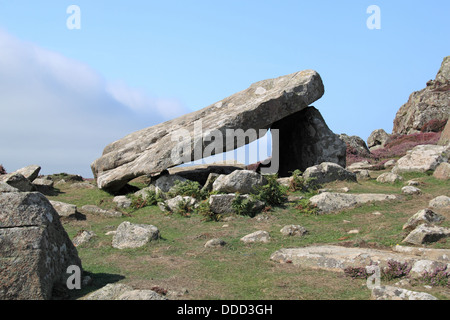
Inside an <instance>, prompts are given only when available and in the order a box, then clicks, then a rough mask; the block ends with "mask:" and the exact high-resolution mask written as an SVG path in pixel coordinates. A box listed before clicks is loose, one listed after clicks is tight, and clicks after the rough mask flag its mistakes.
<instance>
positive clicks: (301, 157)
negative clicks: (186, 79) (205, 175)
mask: <svg viewBox="0 0 450 320" xmlns="http://www.w3.org/2000/svg"><path fill="white" fill-rule="evenodd" d="M324 92H325V90H324V86H323V83H322V79H321V77H320V75H319V74H318V73H317V72H316V71H314V70H304V71H300V72H296V73H293V74H289V75H285V76H281V77H279V78H276V79H269V80H263V81H259V82H256V83H254V84H252V85H251V86H250V87H249V88H248V89H246V90H243V91H241V92H238V93H235V94H233V95H232V96H230V97H227V98H225V99H223V100H221V101H218V102H216V103H214V104H212V105H210V106H208V107H205V108H203V109H201V110H198V111H195V112H192V113H189V114H186V115H184V116H181V117H178V118H176V119H173V120H170V121H166V122H164V123H160V124H158V125H155V126H152V127H149V128H145V129H142V130H139V131H137V132H134V133H131V134H129V135H127V136H125V137H124V138H122V139H120V140H118V141H115V142H112V143H111V144H109V145H107V146H106V147H105V149H104V151H103V154H102V156H101V157H100V158H98V159H97V160H95V161H94V162H93V163H92V164H91V169H92V172H93V174H94V177H95V179H96V181H97V185H98V187H99V188H101V189H104V190H106V191H109V192H112V193H117V192H119V190H120V189H121V188H123V187H124V186H125V185H126V184H127V183H128V182H129V181H131V180H132V179H134V178H137V177H139V176H144V175H147V176H155V175H159V174H160V173H161V172H163V171H165V170H166V169H169V168H172V167H175V166H178V165H181V164H183V163H188V162H191V161H195V160H200V159H203V158H206V157H208V156H210V155H216V154H220V153H223V152H227V151H231V150H234V149H237V148H239V147H241V146H243V145H246V144H249V143H251V142H253V141H255V140H257V139H259V138H261V137H263V136H264V135H265V134H266V133H267V131H268V130H269V129H270V130H271V132H272V157H271V160H270V161H271V163H270V164H269V165H267V164H266V165H265V166H264V167H265V169H266V170H265V171H264V172H262V173H278V174H279V176H288V175H290V174H291V173H292V171H294V170H296V169H300V170H304V169H306V168H307V167H309V166H311V165H316V164H319V163H321V162H324V161H327V162H335V163H338V164H339V165H341V166H345V152H346V145H345V143H344V142H343V141H342V140H340V139H339V138H338V137H337V136H336V135H335V134H334V133H333V132H331V130H330V129H329V128H328V126H327V125H326V123H325V121H324V119H323V117H322V116H321V114H320V112H319V111H318V110H317V109H315V108H314V107H309V106H310V105H311V104H312V103H313V102H314V101H317V100H318V99H320V98H321V97H322V96H323V94H324Z"/></svg>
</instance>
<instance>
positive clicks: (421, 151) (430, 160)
mask: <svg viewBox="0 0 450 320" xmlns="http://www.w3.org/2000/svg"><path fill="white" fill-rule="evenodd" d="M449 156H450V146H448V147H445V146H438V145H419V146H416V147H414V148H413V149H412V150H409V151H408V152H407V154H406V155H405V156H404V157H402V158H400V159H399V160H398V161H397V163H396V164H395V166H394V168H393V169H392V172H393V173H397V174H398V173H402V172H427V171H429V170H435V169H436V168H437V166H438V165H439V164H440V163H442V162H447V161H448V160H449Z"/></svg>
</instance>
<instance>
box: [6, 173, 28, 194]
mask: <svg viewBox="0 0 450 320" xmlns="http://www.w3.org/2000/svg"><path fill="white" fill-rule="evenodd" d="M1 179H2V181H3V182H5V183H7V184H9V185H10V186H11V187H14V188H16V189H19V191H22V192H30V191H35V189H36V188H35V186H34V185H33V184H32V183H31V182H30V180H28V179H27V178H25V177H24V175H22V174H21V173H12V174H5V175H3V176H1Z"/></svg>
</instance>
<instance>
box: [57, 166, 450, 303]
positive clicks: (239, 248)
mask: <svg viewBox="0 0 450 320" xmlns="http://www.w3.org/2000/svg"><path fill="white" fill-rule="evenodd" d="M381 173H383V171H380V172H374V173H372V177H373V178H376V176H377V175H379V174H381ZM403 176H404V178H405V181H407V180H409V179H413V178H414V179H415V180H417V181H419V182H420V183H421V184H420V186H419V188H421V189H422V191H423V194H422V195H419V196H404V197H403V198H402V200H400V201H393V202H385V203H376V204H367V205H365V206H362V207H359V208H354V209H351V210H346V211H343V212H341V213H338V214H330V215H320V216H316V215H308V214H304V213H302V212H300V211H299V210H298V209H296V208H295V206H294V205H287V206H285V207H279V208H275V209H273V210H272V211H270V212H268V213H265V214H261V215H258V216H256V217H254V218H250V217H242V216H234V217H233V218H232V219H231V220H230V221H226V222H224V221H220V222H206V221H204V220H203V218H202V217H200V216H197V215H193V216H191V217H189V218H186V217H181V216H179V215H167V214H165V213H163V212H161V211H160V210H159V208H158V207H156V206H152V207H146V208H142V209H140V210H137V211H133V210H127V211H123V212H124V213H125V215H124V216H123V217H121V218H105V217H99V216H93V215H87V217H86V220H80V221H74V220H65V221H63V225H64V227H65V229H66V230H67V232H68V234H69V236H70V237H71V238H73V237H74V236H75V235H76V234H77V233H78V232H79V231H81V230H92V231H94V232H95V233H96V235H97V237H96V238H94V239H92V240H91V241H90V242H89V243H87V244H85V245H83V246H81V247H78V253H79V256H80V258H81V261H82V264H83V269H84V270H85V271H87V272H89V273H91V274H92V277H93V279H94V283H93V285H92V286H90V287H88V288H85V289H83V290H81V291H80V292H76V293H74V298H78V297H81V296H83V295H85V294H87V293H89V292H91V291H93V290H96V289H98V288H100V287H102V286H104V285H106V284H107V283H111V282H117V281H120V282H121V283H126V284H130V285H131V286H133V287H135V288H138V289H150V288H152V287H155V286H157V287H161V288H164V289H168V290H173V291H179V292H185V291H186V290H187V293H186V294H184V295H183V296H181V297H180V299H197V300H211V299H214V300H216V299H231V300H243V299H246V300H268V299H274V300H281V299H282V300H290V299H295V300H297V299H309V300H323V299H326V300H330V299H333V300H334V299H339V300H341V299H345V300H352V299H358V300H364V299H370V293H371V292H370V290H369V289H367V287H366V283H365V281H364V280H352V279H350V278H348V277H346V276H345V275H344V274H340V273H333V272H326V271H321V270H310V269H301V268H299V267H295V266H292V265H289V264H287V265H286V264H285V265H280V264H278V263H275V262H273V261H270V259H269V258H270V255H271V254H272V253H273V252H275V251H277V250H279V249H281V248H283V247H304V246H309V245H313V244H338V245H345V246H361V247H373V248H389V247H391V246H393V245H396V244H400V243H401V241H402V240H403V239H404V237H405V236H406V234H404V232H403V231H402V226H403V224H404V223H405V222H406V221H407V220H408V218H409V217H410V216H412V215H413V214H414V213H416V212H417V211H418V210H421V209H424V208H426V207H427V205H428V202H429V200H431V199H433V198H434V197H436V196H439V195H447V196H450V187H449V186H450V183H449V182H448V181H446V182H444V181H439V180H436V179H434V178H433V177H432V176H428V175H426V174H405V175H403ZM402 186H403V183H398V184H395V185H389V184H380V183H378V182H376V181H375V180H374V179H372V180H369V181H365V182H360V183H348V182H335V183H330V184H328V185H325V186H324V187H326V188H328V189H331V190H333V189H335V190H337V189H339V188H342V187H348V188H349V189H350V192H351V193H368V192H370V193H391V194H401V187H402ZM59 188H60V193H59V194H58V195H57V196H53V197H49V198H50V199H52V200H58V201H63V202H68V203H73V204H75V205H77V206H78V207H79V208H80V207H82V206H83V205H85V204H95V205H99V206H101V207H103V208H114V204H113V202H112V198H113V197H112V196H111V195H109V194H108V193H106V192H103V191H101V190H98V189H77V190H76V189H72V188H71V187H70V184H65V185H61V186H60V187H59ZM377 211H378V212H380V213H381V215H374V214H373V212H377ZM438 212H439V213H441V214H442V215H444V216H446V218H447V219H446V221H445V222H444V223H443V224H442V226H445V227H450V210H447V211H442V210H441V211H438ZM123 221H130V222H132V223H144V224H152V225H155V226H157V227H158V228H159V230H160V232H161V237H162V238H161V239H160V240H158V241H155V242H151V243H149V244H148V245H146V246H144V247H142V248H138V249H126V250H118V249H114V248H112V246H111V241H112V236H106V235H105V233H106V232H108V231H112V230H115V229H116V228H117V226H118V225H119V224H120V223H122V222H123ZM288 224H300V225H302V226H304V227H305V228H306V229H308V231H309V234H308V235H306V236H304V237H301V238H297V237H289V238H288V237H284V236H282V235H281V233H280V229H281V228H282V227H283V226H285V225H288ZM353 229H358V230H359V233H358V234H348V231H350V230H353ZM257 230H265V231H268V232H269V233H270V235H271V237H272V240H271V241H270V243H268V244H251V245H248V244H244V243H242V242H241V241H239V239H240V238H241V237H243V236H245V235H247V234H249V233H251V232H254V231H257ZM212 238H221V239H223V240H224V241H226V243H227V245H226V246H225V247H222V248H217V249H210V248H208V249H207V248H205V247H204V244H205V243H206V242H207V241H208V240H209V239H212ZM427 247H430V248H447V249H450V239H447V240H442V241H439V242H437V243H433V244H430V245H427ZM412 289H413V290H417V291H424V292H429V293H431V294H434V295H436V296H437V297H438V298H440V299H449V298H450V292H449V290H448V289H444V288H433V289H425V288H424V287H423V286H419V287H415V288H414V287H413V288H412Z"/></svg>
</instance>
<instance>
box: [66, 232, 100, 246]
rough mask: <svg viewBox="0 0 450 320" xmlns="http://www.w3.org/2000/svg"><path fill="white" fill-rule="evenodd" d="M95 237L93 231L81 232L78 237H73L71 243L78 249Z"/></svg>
mask: <svg viewBox="0 0 450 320" xmlns="http://www.w3.org/2000/svg"><path fill="white" fill-rule="evenodd" d="M95 236H97V235H96V234H95V233H94V232H93V231H87V230H84V231H83V232H81V233H80V234H79V235H77V236H75V238H73V239H72V243H73V245H74V246H75V247H79V246H81V245H83V244H85V243H87V242H89V240H91V239H92V238H94V237H95Z"/></svg>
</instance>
